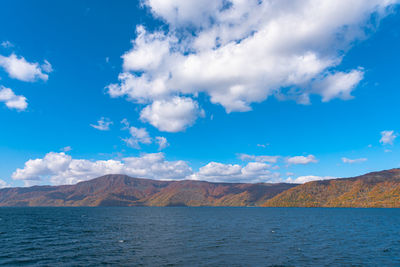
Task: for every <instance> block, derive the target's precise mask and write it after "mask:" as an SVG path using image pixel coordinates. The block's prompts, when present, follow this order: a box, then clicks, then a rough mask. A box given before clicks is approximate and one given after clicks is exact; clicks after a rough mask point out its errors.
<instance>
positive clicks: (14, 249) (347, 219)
mask: <svg viewBox="0 0 400 267" xmlns="http://www.w3.org/2000/svg"><path fill="white" fill-rule="evenodd" d="M0 265H6V266H7V265H9V266H15V265H18V266H21V265H26V266H71V265H73V266H87V265H93V266H102V265H118V266H343V265H345V266H349V265H355V266H395V265H397V266H400V209H347V208H211V207H210V208H209V207H207V208H206V207H204V208H194V207H168V208H153V207H128V208H112V207H109V208H108V207H107V208H103V207H98V208H97V207H96V208H81V207H79V208H0Z"/></svg>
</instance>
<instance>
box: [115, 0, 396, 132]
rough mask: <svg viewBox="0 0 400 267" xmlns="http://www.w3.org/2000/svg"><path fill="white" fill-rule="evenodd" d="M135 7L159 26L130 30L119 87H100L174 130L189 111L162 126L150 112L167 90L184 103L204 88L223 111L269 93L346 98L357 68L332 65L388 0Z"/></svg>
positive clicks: (244, 107)
mask: <svg viewBox="0 0 400 267" xmlns="http://www.w3.org/2000/svg"><path fill="white" fill-rule="evenodd" d="M143 3H144V6H147V7H148V8H149V9H150V10H151V12H152V14H153V15H154V17H156V18H160V19H161V20H163V21H164V22H165V23H166V24H167V25H168V26H169V27H168V28H164V29H166V30H165V31H153V32H148V31H146V29H145V28H144V27H143V26H138V27H137V34H136V38H135V39H134V40H133V41H132V48H131V49H130V50H129V51H127V52H126V53H125V54H124V55H123V56H122V58H123V72H122V73H121V74H120V75H119V83H118V84H111V85H109V86H108V93H109V94H110V96H112V97H120V96H126V97H127V98H128V100H130V101H134V102H137V103H142V104H148V106H147V107H145V109H144V110H143V111H142V118H143V119H144V120H145V121H147V122H150V123H151V124H153V125H154V126H155V127H157V128H159V129H164V130H166V131H171V132H176V131H182V130H184V129H185V128H186V125H191V124H192V123H194V120H195V119H194V118H195V117H196V116H192V117H191V118H192V119H190V120H188V121H187V120H185V121H184V123H182V121H181V122H180V123H178V125H179V126H176V127H167V126H166V125H169V123H164V122H163V121H164V120H166V121H171V119H170V117H164V116H159V114H158V113H157V112H155V111H154V109H155V106H165V105H166V104H163V103H164V102H165V101H168V102H170V100H169V99H171V97H175V96H177V95H178V96H180V97H186V98H185V99H189V97H193V96H195V95H197V94H198V93H201V92H204V93H206V94H208V95H209V96H210V100H211V102H212V103H215V104H220V105H222V106H223V107H224V108H225V109H226V111H227V112H228V113H229V112H233V111H249V110H251V104H252V103H255V102H262V101H264V100H265V99H266V98H268V97H269V96H272V95H275V96H277V97H278V98H279V99H295V100H296V101H297V102H299V103H303V104H308V103H309V101H310V100H309V95H310V94H318V95H321V96H322V101H324V102H326V101H329V100H331V99H334V98H340V99H344V100H347V99H350V98H351V92H352V91H353V90H354V89H355V87H356V86H357V85H358V83H359V82H360V81H361V80H362V78H363V74H364V73H363V71H362V69H361V68H358V66H354V67H355V68H356V69H353V70H347V71H342V72H340V71H337V70H335V68H336V67H337V66H338V65H340V63H341V61H342V59H343V57H344V55H345V53H346V51H347V50H348V49H350V48H351V46H352V45H354V44H355V43H357V42H356V41H358V40H362V39H364V38H365V37H367V34H366V32H370V33H371V32H373V31H371V29H372V30H373V28H374V26H376V25H377V24H378V22H379V20H380V19H382V18H383V17H385V16H386V15H387V14H388V13H389V12H390V11H389V10H390V7H391V5H393V4H396V3H398V1H397V0H386V1H381V0H369V1H365V0H353V1H337V0H325V1H319V0H296V1H274V0H269V1H259V0H248V1H239V0H231V1H213V0H204V1H196V0H193V1H189V0H144V1H143ZM371 17H373V18H374V19H373V20H371ZM373 22H376V24H374V23H373ZM366 28H368V31H366ZM187 101H188V100H187ZM192 103H193V102H192ZM196 105H197V103H196ZM191 110H194V108H193V104H192V108H191ZM155 117H156V118H155ZM182 124H184V125H185V126H182Z"/></svg>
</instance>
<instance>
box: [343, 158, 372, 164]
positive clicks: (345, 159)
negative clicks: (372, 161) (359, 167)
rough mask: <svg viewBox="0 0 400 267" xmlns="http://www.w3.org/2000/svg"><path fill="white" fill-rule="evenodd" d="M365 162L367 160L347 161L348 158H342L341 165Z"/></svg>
mask: <svg viewBox="0 0 400 267" xmlns="http://www.w3.org/2000/svg"><path fill="white" fill-rule="evenodd" d="M367 160H368V159H367V158H359V159H349V158H345V157H343V158H342V161H343V163H349V164H352V163H360V162H364V161H367Z"/></svg>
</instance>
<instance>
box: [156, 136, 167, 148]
mask: <svg viewBox="0 0 400 267" xmlns="http://www.w3.org/2000/svg"><path fill="white" fill-rule="evenodd" d="M156 142H157V144H158V150H163V149H164V148H166V147H167V146H169V143H168V141H167V138H165V137H163V136H156Z"/></svg>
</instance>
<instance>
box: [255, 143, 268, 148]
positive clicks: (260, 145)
mask: <svg viewBox="0 0 400 267" xmlns="http://www.w3.org/2000/svg"><path fill="white" fill-rule="evenodd" d="M257 146H258V147H262V148H266V147H267V146H269V144H268V143H266V144H257Z"/></svg>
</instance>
